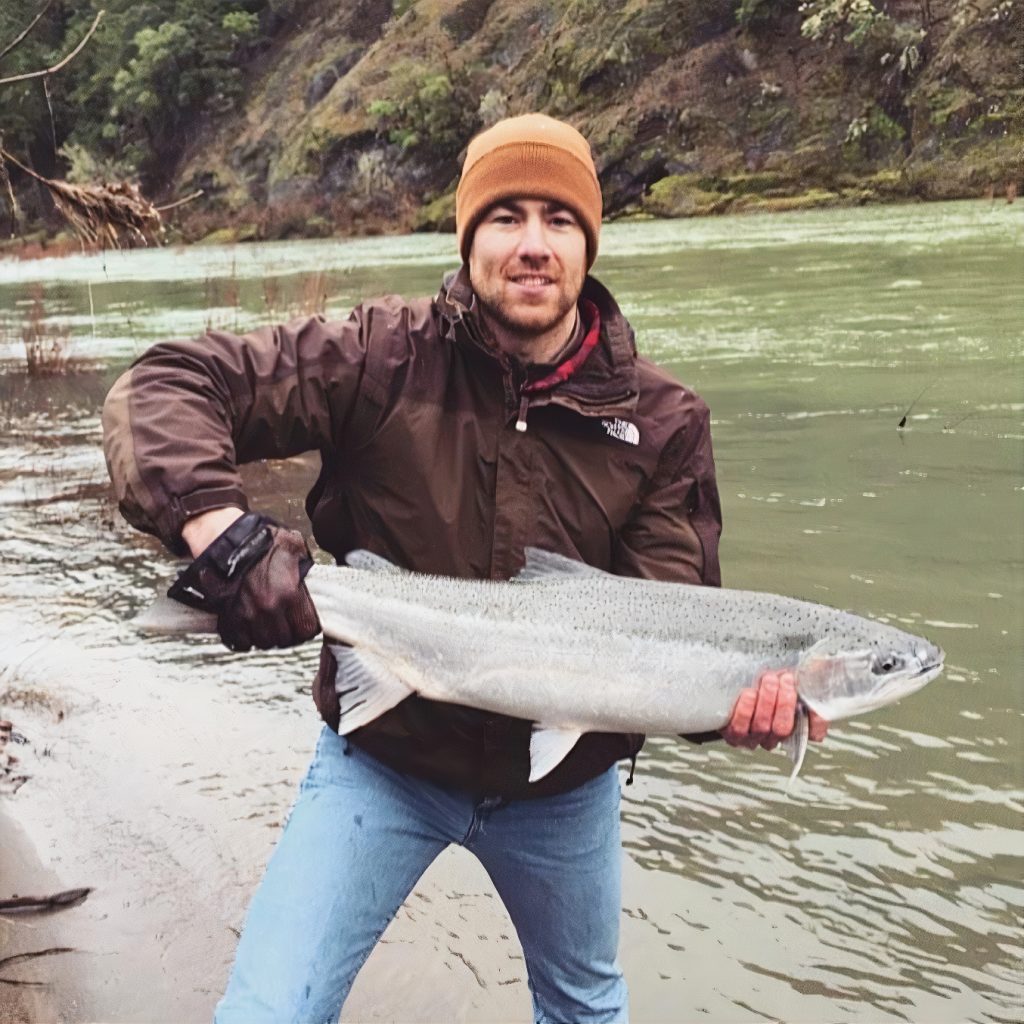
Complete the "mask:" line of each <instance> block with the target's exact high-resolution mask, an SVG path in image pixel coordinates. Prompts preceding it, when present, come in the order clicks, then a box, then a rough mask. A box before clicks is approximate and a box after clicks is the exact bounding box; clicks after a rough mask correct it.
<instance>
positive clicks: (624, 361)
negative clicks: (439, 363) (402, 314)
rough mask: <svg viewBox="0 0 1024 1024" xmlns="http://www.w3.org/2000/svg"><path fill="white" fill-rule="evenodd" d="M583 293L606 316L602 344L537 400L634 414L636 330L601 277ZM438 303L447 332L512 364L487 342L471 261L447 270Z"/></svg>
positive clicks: (599, 411) (604, 413) (588, 410)
mask: <svg viewBox="0 0 1024 1024" xmlns="http://www.w3.org/2000/svg"><path fill="white" fill-rule="evenodd" d="M581 297H582V298H584V299H589V300H590V301H591V302H593V303H594V305H596V306H597V308H598V311H599V313H600V315H601V334H600V340H599V343H598V345H597V346H596V348H595V349H594V350H593V352H591V354H590V355H589V357H588V358H587V360H586V361H585V362H584V363H583V365H582V366H580V367H579V368H578V369H577V370H576V371H575V373H573V375H572V376H571V377H570V378H569V379H568V380H566V381H564V382H563V383H562V384H559V385H558V386H557V387H555V388H553V389H552V390H551V391H548V392H542V393H541V394H538V395H536V396H535V397H534V398H533V399H532V400H531V405H533V406H538V405H546V404H548V403H549V402H550V403H554V404H558V405H564V406H567V407H569V408H572V409H575V410H576V411H577V412H580V413H583V414H584V415H591V416H598V415H599V416H609V415H616V416H622V415H629V414H631V413H632V412H634V411H635V409H636V402H637V395H638V392H639V383H638V374H637V367H636V358H637V353H636V340H635V337H634V334H633V329H632V327H630V326H629V322H628V321H627V320H626V318H625V317H624V316H623V315H622V311H621V310H620V309H619V307H618V304H617V303H616V302H615V300H614V299H613V298H612V296H611V293H610V292H609V291H608V289H607V288H605V287H604V285H602V284H601V283H600V282H599V281H598V280H596V278H593V277H590V276H589V275H588V276H587V278H586V280H585V281H584V282H583V291H582V293H581ZM435 304H436V308H437V310H438V312H439V314H440V316H441V319H442V321H443V324H442V326H443V330H442V333H443V334H444V335H445V336H446V337H448V338H450V339H451V340H452V341H455V342H459V343H463V342H464V341H466V340H469V341H470V342H471V343H475V344H476V345H477V346H479V347H480V348H483V349H484V350H485V351H486V352H488V353H489V354H490V355H491V356H492V357H494V358H495V359H497V360H498V361H499V362H501V363H502V365H503V366H507V364H508V359H507V357H504V356H502V354H501V353H499V352H497V351H496V350H495V349H494V347H493V346H491V345H490V344H489V343H488V342H487V341H486V332H485V331H484V329H483V324H482V323H481V321H480V313H479V307H478V305H477V301H476V296H475V295H474V294H473V286H472V285H471V284H470V281H469V268H468V267H467V266H466V265H465V264H463V265H462V267H461V268H460V269H459V270H457V271H452V272H450V273H448V274H446V275H445V277H444V282H443V284H442V286H441V291H440V292H439V293H438V296H437V299H436V300H435Z"/></svg>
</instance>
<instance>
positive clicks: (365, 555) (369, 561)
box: [345, 548, 405, 572]
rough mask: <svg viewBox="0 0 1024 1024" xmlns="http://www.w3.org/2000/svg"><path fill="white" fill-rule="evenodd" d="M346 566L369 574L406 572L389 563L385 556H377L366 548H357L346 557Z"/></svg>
mask: <svg viewBox="0 0 1024 1024" xmlns="http://www.w3.org/2000/svg"><path fill="white" fill-rule="evenodd" d="M345 564H346V565H347V566H349V567H351V568H352V569H365V570H366V571H367V572H405V569H402V568H401V567H400V566H397V565H395V563H394V562H389V561H388V560H387V559H386V558H385V557H384V556H383V555H375V554H374V553H373V552H372V551H367V550H366V549H365V548H355V549H353V550H352V551H350V552H349V553H348V554H347V555H346V556H345Z"/></svg>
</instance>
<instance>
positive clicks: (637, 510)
mask: <svg viewBox="0 0 1024 1024" xmlns="http://www.w3.org/2000/svg"><path fill="white" fill-rule="evenodd" d="M721 532H722V510H721V506H720V504H719V500H718V486H717V484H716V482H715V460H714V456H713V454H712V451H711V414H710V412H709V411H708V408H707V406H706V405H705V404H704V403H703V402H700V401H698V403H697V405H696V407H695V408H694V409H693V410H692V411H691V413H690V415H689V416H688V417H687V418H686V420H685V421H684V422H683V423H681V424H680V426H679V427H678V428H677V429H676V431H675V432H674V433H673V434H672V436H671V438H670V439H669V441H668V443H667V444H666V445H665V446H664V448H663V449H662V452H661V456H660V458H659V462H658V467H657V470H656V471H655V473H654V474H653V476H652V477H651V480H650V482H649V483H648V486H647V487H646V489H645V491H644V493H643V494H642V495H641V496H640V498H639V500H638V501H637V504H636V506H635V507H634V509H633V511H632V512H631V514H630V517H629V520H628V521H627V523H626V525H625V526H624V527H623V528H622V529H621V530H620V531H619V534H618V537H617V540H616V550H615V553H614V558H613V562H614V569H613V571H614V572H616V573H618V574H619V575H621V576H638V577H642V578H644V579H651V580H665V581H671V582H678V583H699V584H704V585H705V586H714V587H717V586H721V582H722V578H721V572H720V571H719V567H718V538H719V535H720V534H721Z"/></svg>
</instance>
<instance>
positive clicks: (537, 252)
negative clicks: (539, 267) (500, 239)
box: [516, 211, 551, 262]
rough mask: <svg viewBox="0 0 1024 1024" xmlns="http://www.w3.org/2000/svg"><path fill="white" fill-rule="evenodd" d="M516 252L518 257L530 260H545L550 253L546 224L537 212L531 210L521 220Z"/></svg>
mask: <svg viewBox="0 0 1024 1024" xmlns="http://www.w3.org/2000/svg"><path fill="white" fill-rule="evenodd" d="M516 254H517V255H518V256H519V258H520V259H523V260H530V261H532V262H536V261H538V260H540V261H543V260H546V259H547V258H548V257H549V256H550V255H551V246H550V244H549V243H548V229H547V225H546V224H545V223H544V218H543V217H541V216H540V215H539V214H537V213H535V212H532V211H531V213H530V215H529V216H528V217H527V218H526V219H525V220H524V221H523V226H522V231H521V233H520V235H519V245H518V246H517V247H516Z"/></svg>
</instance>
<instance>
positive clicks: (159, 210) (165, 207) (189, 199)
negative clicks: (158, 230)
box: [156, 188, 203, 213]
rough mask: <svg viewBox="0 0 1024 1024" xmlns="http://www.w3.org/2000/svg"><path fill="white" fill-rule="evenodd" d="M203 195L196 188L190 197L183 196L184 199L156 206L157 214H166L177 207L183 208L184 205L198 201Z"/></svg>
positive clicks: (199, 189)
mask: <svg viewBox="0 0 1024 1024" xmlns="http://www.w3.org/2000/svg"><path fill="white" fill-rule="evenodd" d="M202 194H203V190H202V189H201V188H197V189H196V190H195V192H193V193H192V194H191V195H188V196H185V198H184V199H175V201H174V202H173V203H164V205H163V206H157V207H156V211H157V213H166V212H167V211H168V210H176V209H177V208H178V207H179V206H184V205H185V204H186V203H191V202H192V201H193V200H195V199H198V198H199V197H200V196H201V195H202Z"/></svg>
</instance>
